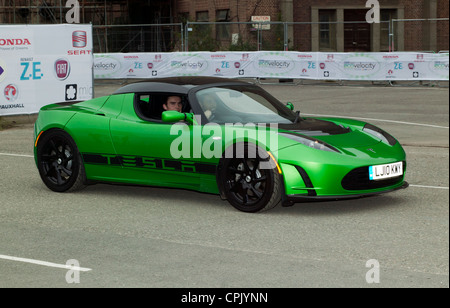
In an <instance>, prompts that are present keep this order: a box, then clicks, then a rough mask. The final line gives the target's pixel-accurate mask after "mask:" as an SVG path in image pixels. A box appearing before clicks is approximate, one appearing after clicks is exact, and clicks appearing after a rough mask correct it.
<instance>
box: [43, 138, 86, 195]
mask: <svg viewBox="0 0 450 308" xmlns="http://www.w3.org/2000/svg"><path fill="white" fill-rule="evenodd" d="M36 153H37V165H38V170H39V175H40V176H41V179H42V181H43V182H44V184H45V185H46V186H47V187H48V188H49V189H51V190H53V191H56V192H66V191H75V190H78V189H81V188H83V187H84V186H85V184H84V183H85V178H86V176H85V171H84V166H83V162H82V160H81V155H80V153H79V152H78V148H77V146H76V144H75V141H73V139H72V138H71V137H70V136H69V134H67V133H66V132H65V131H63V130H60V129H55V130H51V131H49V132H47V133H45V134H44V135H43V136H42V137H41V139H40V140H39V143H38V145H37V152H36Z"/></svg>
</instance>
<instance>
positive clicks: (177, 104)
mask: <svg viewBox="0 0 450 308" xmlns="http://www.w3.org/2000/svg"><path fill="white" fill-rule="evenodd" d="M163 108H164V110H175V111H178V112H181V110H182V109H183V103H182V102H181V97H179V96H176V95H174V96H169V97H168V98H167V101H166V102H165V103H164V104H163Z"/></svg>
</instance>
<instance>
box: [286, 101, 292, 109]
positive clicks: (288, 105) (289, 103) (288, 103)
mask: <svg viewBox="0 0 450 308" xmlns="http://www.w3.org/2000/svg"><path fill="white" fill-rule="evenodd" d="M286 107H287V108H288V109H289V110H292V111H294V104H292V103H291V102H287V104H286Z"/></svg>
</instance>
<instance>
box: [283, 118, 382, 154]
mask: <svg viewBox="0 0 450 308" xmlns="http://www.w3.org/2000/svg"><path fill="white" fill-rule="evenodd" d="M279 132H280V133H285V134H294V135H302V136H306V137H312V138H315V139H318V140H320V141H324V142H326V143H328V144H329V145H332V146H334V147H338V148H359V147H367V146H373V145H375V144H377V143H379V142H380V140H379V139H376V138H374V137H372V136H371V135H368V134H366V133H364V132H362V131H361V130H360V129H357V128H355V127H352V128H351V127H348V126H344V125H339V124H336V123H333V122H330V121H326V120H319V119H312V118H308V119H303V120H301V121H300V122H298V123H295V124H287V125H284V124H280V125H279Z"/></svg>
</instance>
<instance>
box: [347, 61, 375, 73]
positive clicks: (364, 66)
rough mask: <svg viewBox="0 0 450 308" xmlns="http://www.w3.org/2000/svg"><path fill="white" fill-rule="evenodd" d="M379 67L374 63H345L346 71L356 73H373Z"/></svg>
mask: <svg viewBox="0 0 450 308" xmlns="http://www.w3.org/2000/svg"><path fill="white" fill-rule="evenodd" d="M376 67H377V63H374V62H349V61H346V62H344V69H346V70H355V71H373V70H374V69H375V68H376Z"/></svg>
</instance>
